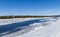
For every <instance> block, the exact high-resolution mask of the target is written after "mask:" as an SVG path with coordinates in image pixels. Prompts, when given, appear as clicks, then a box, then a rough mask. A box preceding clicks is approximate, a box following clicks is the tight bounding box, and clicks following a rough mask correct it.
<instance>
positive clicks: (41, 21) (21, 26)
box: [0, 17, 60, 37]
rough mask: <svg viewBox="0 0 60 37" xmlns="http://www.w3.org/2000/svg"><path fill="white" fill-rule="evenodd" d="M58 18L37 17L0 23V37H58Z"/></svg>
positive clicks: (59, 26) (59, 28)
mask: <svg viewBox="0 0 60 37" xmlns="http://www.w3.org/2000/svg"><path fill="white" fill-rule="evenodd" d="M18 20H19V19H18ZM59 20H60V19H59V18H57V17H55V18H53V17H52V18H38V19H30V20H26V21H22V22H21V21H20V22H15V23H11V24H5V25H0V37H60V36H59V34H60V25H59V23H60V21H59ZM16 21H17V20H16Z"/></svg>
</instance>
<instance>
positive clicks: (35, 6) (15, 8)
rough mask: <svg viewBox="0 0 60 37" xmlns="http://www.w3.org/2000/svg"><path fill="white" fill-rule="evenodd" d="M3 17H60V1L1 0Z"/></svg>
mask: <svg viewBox="0 0 60 37" xmlns="http://www.w3.org/2000/svg"><path fill="white" fill-rule="evenodd" d="M3 15H60V0H0V16H3Z"/></svg>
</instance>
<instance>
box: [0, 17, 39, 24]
mask: <svg viewBox="0 0 60 37" xmlns="http://www.w3.org/2000/svg"><path fill="white" fill-rule="evenodd" d="M32 19H39V18H14V19H0V25H6V24H11V23H16V22H22V21H27V20H32Z"/></svg>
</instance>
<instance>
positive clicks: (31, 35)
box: [18, 19, 60, 37]
mask: <svg viewBox="0 0 60 37" xmlns="http://www.w3.org/2000/svg"><path fill="white" fill-rule="evenodd" d="M18 37H60V19H59V20H58V21H56V22H53V23H51V24H50V25H49V26H46V27H42V28H39V29H37V30H34V31H32V32H28V33H26V34H24V35H21V36H18Z"/></svg>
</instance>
